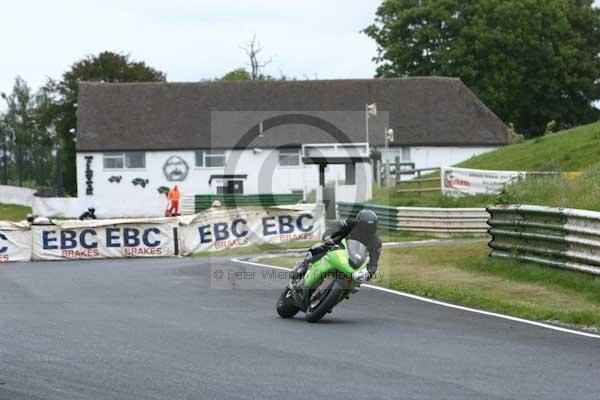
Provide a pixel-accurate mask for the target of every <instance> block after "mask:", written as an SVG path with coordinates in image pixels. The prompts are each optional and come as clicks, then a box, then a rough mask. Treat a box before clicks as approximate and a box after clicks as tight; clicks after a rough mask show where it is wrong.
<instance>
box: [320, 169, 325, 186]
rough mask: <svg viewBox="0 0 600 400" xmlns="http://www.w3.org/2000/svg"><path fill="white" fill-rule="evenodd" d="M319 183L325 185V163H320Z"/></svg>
mask: <svg viewBox="0 0 600 400" xmlns="http://www.w3.org/2000/svg"><path fill="white" fill-rule="evenodd" d="M319 185H320V186H323V187H325V164H319Z"/></svg>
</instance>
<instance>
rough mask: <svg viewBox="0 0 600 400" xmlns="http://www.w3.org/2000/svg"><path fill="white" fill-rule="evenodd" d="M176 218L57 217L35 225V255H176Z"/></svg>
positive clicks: (43, 257)
mask: <svg viewBox="0 0 600 400" xmlns="http://www.w3.org/2000/svg"><path fill="white" fill-rule="evenodd" d="M177 224H178V221H177V219H176V218H162V219H160V218H155V219H138V220H135V219H129V220H92V221H58V222H57V223H56V225H33V226H32V227H31V236H32V238H33V239H32V240H33V259H35V260H64V259H77V260H81V259H95V258H122V257H164V256H173V255H176V250H177V248H178V243H176V240H177V239H176V233H175V230H176V228H177Z"/></svg>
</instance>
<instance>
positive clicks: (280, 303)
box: [277, 288, 300, 318]
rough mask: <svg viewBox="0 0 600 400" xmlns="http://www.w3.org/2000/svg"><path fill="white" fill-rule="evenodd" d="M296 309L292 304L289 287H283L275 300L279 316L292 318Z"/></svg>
mask: <svg viewBox="0 0 600 400" xmlns="http://www.w3.org/2000/svg"><path fill="white" fill-rule="evenodd" d="M298 311H300V309H299V308H298V307H296V305H295V304H294V300H293V298H292V291H291V290H290V288H285V290H284V291H283V293H281V296H279V300H277V314H279V316H280V317H281V318H292V317H293V316H294V315H296V314H297V313H298Z"/></svg>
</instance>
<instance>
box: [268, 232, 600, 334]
mask: <svg viewBox="0 0 600 400" xmlns="http://www.w3.org/2000/svg"><path fill="white" fill-rule="evenodd" d="M488 252H489V249H488V248H487V246H486V244H484V243H483V244H479V243H478V244H462V245H440V246H435V247H422V248H408V249H407V248H402V249H400V248H398V249H390V248H387V249H384V251H383V253H382V257H381V261H380V265H379V269H378V273H377V278H376V279H374V280H373V281H372V283H374V284H376V285H380V286H384V287H389V288H392V289H396V290H401V291H405V292H409V293H414V294H417V295H421V296H427V297H431V298H435V299H440V300H445V301H450V302H453V303H458V304H462V305H466V306H470V307H475V308H480V309H485V310H489V311H494V312H499V313H503V314H509V315H514V316H517V317H521V318H527V319H532V320H541V321H560V322H562V323H566V324H572V325H577V326H579V327H584V326H592V327H595V328H600V277H594V276H591V275H587V274H583V273H578V272H572V271H563V270H558V269H553V268H548V267H542V266H538V265H535V264H529V263H522V262H518V261H513V260H499V259H493V258H490V257H487V254H488ZM295 261H296V260H295V259H293V258H290V257H277V258H265V259H263V260H262V262H264V263H267V264H276V265H282V266H291V265H293V263H294V262H295Z"/></svg>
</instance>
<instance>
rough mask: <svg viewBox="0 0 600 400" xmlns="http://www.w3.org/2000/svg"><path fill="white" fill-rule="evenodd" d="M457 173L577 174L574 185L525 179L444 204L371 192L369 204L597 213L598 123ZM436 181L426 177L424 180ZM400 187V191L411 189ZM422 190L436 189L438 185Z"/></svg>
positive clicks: (501, 152)
mask: <svg viewBox="0 0 600 400" xmlns="http://www.w3.org/2000/svg"><path fill="white" fill-rule="evenodd" d="M458 166H459V167H464V168H475V169H485V170H511V171H561V172H583V176H581V177H580V178H577V179H575V180H569V179H566V178H563V177H554V178H530V179H528V180H527V181H525V182H520V183H518V184H515V185H512V186H510V187H508V188H507V189H506V190H505V192H504V193H502V195H500V196H485V195H479V196H465V197H459V198H449V197H445V196H443V195H442V194H441V192H428V193H421V194H416V193H398V192H397V191H396V190H395V188H380V187H376V188H374V190H373V199H372V200H371V201H370V202H371V203H373V204H383V205H390V206H394V207H444V208H458V207H485V206H487V205H489V204H495V203H522V204H538V205H548V206H560V207H570V208H582V209H588V210H597V209H598V208H599V207H600V205H598V204H597V203H598V202H597V201H594V199H598V198H600V197H598V195H599V194H600V188H599V185H600V122H598V123H595V124H590V125H585V126H580V127H577V128H573V129H569V130H566V131H562V132H558V133H555V134H551V135H547V136H543V137H539V138H536V139H532V140H528V141H526V142H524V143H519V144H513V145H510V146H506V147H502V148H500V149H498V150H495V151H492V152H489V153H485V154H481V155H479V156H476V157H473V158H471V159H469V160H467V161H465V162H463V163H460V164H458ZM435 176H437V177H439V173H438V174H431V175H428V177H435ZM414 187H416V185H415V184H414V183H403V184H402V188H404V189H410V188H414ZM422 187H438V188H439V187H440V183H439V181H435V182H424V183H422Z"/></svg>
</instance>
